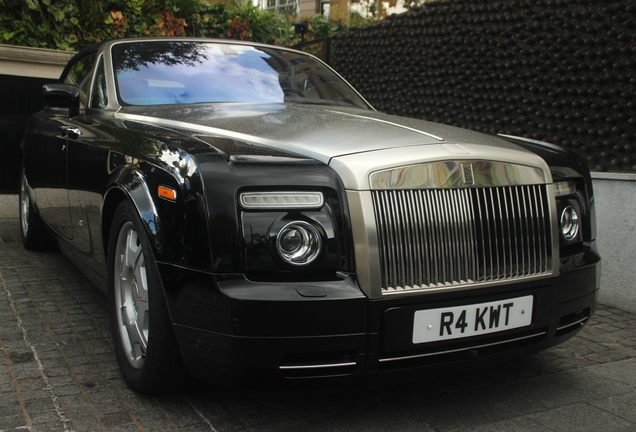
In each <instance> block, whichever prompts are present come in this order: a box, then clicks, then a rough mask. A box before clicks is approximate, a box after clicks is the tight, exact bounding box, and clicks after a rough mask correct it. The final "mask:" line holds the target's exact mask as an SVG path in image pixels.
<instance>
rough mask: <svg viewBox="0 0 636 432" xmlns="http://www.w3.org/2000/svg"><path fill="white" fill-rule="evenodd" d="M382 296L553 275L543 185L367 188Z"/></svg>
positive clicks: (546, 199)
mask: <svg viewBox="0 0 636 432" xmlns="http://www.w3.org/2000/svg"><path fill="white" fill-rule="evenodd" d="M372 199H373V206H374V210H375V219H376V225H377V230H378V246H379V252H380V263H381V264H380V265H381V274H382V282H381V288H382V292H383V293H384V294H390V293H400V292H412V291H414V290H427V289H437V288H444V287H461V286H464V285H472V284H483V283H493V282H500V281H508V280H515V279H522V278H528V277H537V276H544V275H550V274H551V272H552V242H551V238H552V237H551V236H552V234H551V230H550V211H549V205H548V194H547V190H546V185H530V186H506V187H484V188H461V189H459V188H458V189H424V190H376V191H372Z"/></svg>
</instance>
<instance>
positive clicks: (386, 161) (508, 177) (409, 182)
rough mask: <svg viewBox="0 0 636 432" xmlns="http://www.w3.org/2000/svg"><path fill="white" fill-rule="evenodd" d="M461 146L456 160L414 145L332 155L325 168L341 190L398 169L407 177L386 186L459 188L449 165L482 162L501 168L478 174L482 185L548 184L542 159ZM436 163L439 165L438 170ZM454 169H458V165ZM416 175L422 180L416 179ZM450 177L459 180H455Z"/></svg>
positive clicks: (439, 148)
mask: <svg viewBox="0 0 636 432" xmlns="http://www.w3.org/2000/svg"><path fill="white" fill-rule="evenodd" d="M461 146H462V147H463V148H464V149H466V151H467V152H468V153H467V154H462V155H461V156H460V157H459V158H458V155H457V154H456V153H453V152H452V151H451V150H449V149H448V147H449V145H448V144H418V145H413V146H406V147H399V148H386V149H382V150H374V151H369V152H363V153H355V154H347V155H342V156H335V157H333V158H332V159H331V160H330V161H329V166H330V167H331V168H333V169H334V170H335V171H336V172H337V173H338V175H339V176H340V178H341V179H342V182H343V184H344V187H345V188H346V189H349V190H369V189H371V183H370V179H371V175H372V174H373V173H377V172H382V171H395V172H396V173H401V172H402V170H405V171H404V174H409V177H406V178H405V179H404V180H402V178H403V177H404V174H401V177H400V178H399V180H390V182H391V183H390V184H397V185H399V186H400V188H403V189H409V188H414V187H417V188H441V187H444V188H451V187H454V186H453V185H457V184H458V182H459V186H460V187H469V186H468V185H464V182H463V179H462V174H461V173H459V172H457V173H454V172H453V165H456V164H458V163H474V164H480V163H486V166H487V167H489V168H495V169H504V172H503V173H499V172H497V171H495V173H491V172H489V171H487V170H486V171H484V172H483V173H482V174H480V175H481V176H482V177H481V180H479V181H480V184H481V185H482V186H484V185H487V183H488V178H489V177H490V176H494V178H495V180H497V181H499V182H500V183H506V184H513V185H519V184H550V183H552V175H551V173H550V168H549V167H548V165H547V164H546V162H545V161H544V160H543V159H541V158H540V157H539V156H537V155H536V154H534V153H530V152H525V151H520V150H515V149H511V148H504V147H489V146H484V145H478V144H465V143H462V144H461ZM303 150H304V149H303ZM297 151H298V149H297ZM485 161H487V162H485ZM436 164H439V165H438V167H436ZM447 164H450V168H445V169H444V168H441V169H440V168H439V167H444V166H447ZM421 165H426V167H425V168H424V169H422V168H421V167H420V166H421ZM508 165H512V167H511V169H512V171H513V174H508V171H505V170H506V169H508V168H506V166H508ZM412 167H413V168H412ZM430 167H432V168H433V169H432V171H431V174H427V173H428V172H429V169H430ZM517 167H521V168H517ZM456 169H457V170H459V165H458V166H457V168H456ZM517 171H518V172H521V173H522V174H523V175H522V177H521V179H519V178H517V177H515V176H517V175H518V174H514V173H515V172H517ZM448 174H451V176H450V178H447V175H448ZM419 175H423V176H424V177H423V178H419V177H418V176H419ZM427 176H428V177H427ZM454 176H456V178H457V179H460V180H455V177H454ZM475 176H477V173H475ZM389 177H390V176H389ZM411 177H413V179H411ZM449 181H450V182H449ZM475 181H477V179H475ZM374 185H375V186H377V188H380V186H382V187H381V188H388V187H390V186H389V185H380V184H378V183H377V181H375V182H374ZM424 186H425V187H424ZM489 186H498V184H490V185H489Z"/></svg>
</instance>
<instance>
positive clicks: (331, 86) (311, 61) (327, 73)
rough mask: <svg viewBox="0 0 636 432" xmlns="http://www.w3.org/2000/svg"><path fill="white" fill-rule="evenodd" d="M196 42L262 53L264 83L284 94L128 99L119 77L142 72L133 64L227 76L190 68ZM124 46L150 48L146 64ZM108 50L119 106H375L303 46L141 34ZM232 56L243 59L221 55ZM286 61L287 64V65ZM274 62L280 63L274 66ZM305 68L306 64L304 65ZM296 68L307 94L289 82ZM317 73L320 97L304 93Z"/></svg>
mask: <svg viewBox="0 0 636 432" xmlns="http://www.w3.org/2000/svg"><path fill="white" fill-rule="evenodd" d="M155 44H156V45H155ZM152 45H155V46H156V47H157V48H154V47H152ZM149 48H150V49H149ZM153 48H154V49H153ZM188 48H191V50H190V51H188ZM197 48H205V49H206V51H205V53H212V51H211V50H215V52H214V53H213V54H214V55H215V56H219V53H218V52H216V51H218V50H220V51H222V52H223V54H228V53H229V54H228V55H232V56H246V54H245V53H249V55H251V57H252V58H251V59H248V58H247V57H245V59H246V60H247V61H251V62H254V58H256V57H258V56H260V57H261V58H262V59H263V62H267V63H268V65H269V67H270V68H271V70H266V71H265V72H266V73H268V74H269V75H270V77H269V78H268V79H269V81H270V82H269V83H268V84H266V85H270V86H272V87H271V89H274V90H278V91H279V92H284V93H283V94H282V97H280V95H277V96H276V98H277V99H274V98H273V97H272V96H271V95H270V96H269V99H268V98H267V97H264V98H263V97H262V98H260V99H258V98H256V97H254V99H253V100H246V99H245V98H240V97H234V98H233V99H232V98H229V99H228V98H226V99H225V100H223V99H216V100H215V99H212V98H210V99H209V100H207V99H205V100H201V99H200V95H199V94H198V93H195V97H194V98H192V97H186V96H189V95H186V92H185V91H184V92H183V93H182V94H181V95H179V96H173V95H170V96H165V95H164V96H162V97H158V98H156V100H150V99H151V98H150V97H148V99H147V100H143V99H140V100H138V101H134V100H132V99H134V98H131V97H130V95H126V94H125V91H122V90H125V89H123V88H122V87H121V86H120V82H122V80H123V75H122V74H124V73H126V74H131V75H135V74H137V75H140V76H142V75H143V74H141V72H140V71H139V70H137V71H134V68H135V67H138V68H144V72H149V71H150V70H151V68H154V69H156V70H157V71H163V72H166V71H169V68H170V67H173V66H177V67H187V68H190V69H187V70H188V71H189V72H192V75H196V76H198V77H199V78H198V79H201V77H204V76H205V75H210V74H216V75H217V76H219V77H223V78H224V79H225V76H226V75H228V74H225V73H221V71H219V70H214V69H212V70H211V71H209V72H205V73H200V72H198V71H195V69H193V66H194V64H193V62H199V63H200V60H201V57H198V56H200V55H201V52H197ZM127 49H128V50H131V49H138V50H139V52H138V53H137V57H139V54H140V53H141V54H151V55H149V58H148V59H145V60H144V59H143V55H142V56H141V60H140V61H142V62H143V61H145V64H135V61H137V60H138V59H135V58H133V56H124V51H126V50H127ZM179 49H181V51H182V52H183V57H182V59H179V58H177V57H174V56H173V54H174V52H175V51H179ZM109 54H110V56H109V57H110V59H111V66H112V73H113V81H114V85H115V94H116V97H117V100H118V102H119V104H120V106H153V105H165V104H186V105H187V104H200V103H237V102H238V103H300V104H320V105H329V106H338V107H350V108H359V109H365V110H374V109H373V107H371V105H370V104H369V103H368V102H367V101H366V100H365V99H364V97H363V96H362V95H360V93H359V92H358V91H357V90H356V89H355V88H354V87H353V86H351V85H350V84H349V83H348V82H347V81H346V80H345V79H344V78H342V76H340V75H339V74H338V73H337V72H336V71H335V70H333V69H332V68H331V67H329V66H328V65H327V64H326V63H324V62H323V61H321V60H320V59H318V58H316V57H315V56H313V55H310V54H307V53H304V52H301V51H296V50H291V49H287V48H281V47H274V46H270V45H263V44H252V43H242V42H239V41H217V40H210V39H204V40H202V39H196V38H183V39H181V38H179V39H139V40H127V41H118V42H115V43H113V44H112V45H111V46H110V50H109ZM203 57H205V54H204V55H203ZM218 58H221V59H223V57H221V56H219V57H218ZM236 59H238V60H242V58H241V57H235V58H230V59H227V58H226V59H224V60H227V61H226V62H225V63H226V64H229V62H230V61H231V60H234V61H233V62H232V64H233V65H234V66H236V64H237V60H236ZM204 60H205V61H207V62H208V63H211V62H210V61H209V59H208V58H207V57H205V58H204ZM215 60H216V59H215ZM124 62H128V63H130V64H129V65H123V63H124ZM170 62H173V64H172V65H170V64H169V63H170ZM188 62H190V63H191V64H190V65H187V64H186V63H188ZM293 62H297V63H299V64H301V67H298V68H295V66H293V65H291V63H293ZM257 63H258V61H257ZM148 65H150V66H151V68H148ZM272 65H274V66H272ZM239 66H240V68H243V69H244V70H243V72H245V69H247V67H246V66H244V65H239ZM257 66H258V67H260V68H261V69H263V64H259V65H257ZM285 67H286V68H287V69H285ZM119 68H122V69H123V70H121V71H119V70H118V69H119ZM240 68H239V69H240ZM276 68H278V70H277V69H276ZM290 68H291V69H290ZM303 68H304V69H305V70H302V69H303ZM254 71H256V73H258V71H257V70H256V69H253V68H252V69H250V72H254ZM299 72H300V73H301V74H302V73H304V72H306V73H305V75H306V76H305V77H304V78H303V79H304V80H305V81H304V83H305V89H304V90H305V94H302V92H301V91H300V90H299V89H298V87H297V86H296V85H295V84H293V85H290V84H291V83H292V81H291V78H293V77H294V76H295V75H297V74H299ZM273 73H275V74H277V75H276V76H275V78H276V81H277V83H275V84H274V83H273V81H272V77H273V76H274V75H272V74H273ZM285 73H287V74H288V76H289V77H291V78H290V79H289V80H287V79H286V77H283V78H281V77H282V76H283V75H284V74H285ZM151 75H152V73H150V74H149V75H148V76H151ZM244 75H246V74H244ZM261 75H263V74H261ZM229 76H232V75H229ZM180 77H183V75H180ZM317 79H318V80H319V82H318V84H319V85H322V86H323V88H322V89H321V90H322V92H323V94H322V95H321V94H320V92H318V91H314V89H313V88H312V89H309V90H311V91H312V95H314V96H318V97H307V94H308V93H309V91H308V90H307V87H310V86H311V85H313V84H314V83H315V82H316V80H317ZM146 81H147V82H150V81H152V79H150V81H149V80H148V79H147V77H146ZM154 81H157V80H154ZM159 81H161V80H159ZM210 82H211V81H210ZM228 82H230V81H229V80H227V81H225V83H228ZM260 84H263V83H262V82H261V83H260ZM153 85H154V86H161V85H164V86H166V87H163V88H162V91H166V92H167V91H168V88H169V87H170V86H173V87H174V89H176V88H177V87H178V86H179V85H181V86H182V87H183V89H185V88H186V86H185V84H182V83H181V82H180V81H179V82H177V81H175V83H167V82H163V83H159V84H157V82H154V83H153ZM234 85H236V84H234ZM287 86H289V87H287ZM274 87H278V88H274ZM193 88H197V87H196V86H194V87H193ZM174 89H173V92H177V90H174ZM271 89H270V91H271ZM197 90H198V88H197ZM225 90H227V89H225ZM248 90H249V89H248ZM328 92H331V94H330V95H328V97H325V96H324V94H325V93H328ZM244 93H245V92H244ZM250 94H251V93H250ZM333 95H335V97H333ZM249 97H252V96H249ZM162 98H163V99H162ZM171 98H172V99H171ZM197 98H199V99H197ZM181 99H183V100H181ZM186 99H190V100H186ZM131 102H141V103H131Z"/></svg>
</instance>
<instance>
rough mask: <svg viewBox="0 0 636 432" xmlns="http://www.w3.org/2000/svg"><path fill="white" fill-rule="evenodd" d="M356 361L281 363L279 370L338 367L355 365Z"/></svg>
mask: <svg viewBox="0 0 636 432" xmlns="http://www.w3.org/2000/svg"><path fill="white" fill-rule="evenodd" d="M356 364H357V363H356V362H346V363H327V364H313V365H299V366H285V365H281V366H279V367H278V369H279V370H311V369H327V368H336V367H348V366H355V365H356Z"/></svg>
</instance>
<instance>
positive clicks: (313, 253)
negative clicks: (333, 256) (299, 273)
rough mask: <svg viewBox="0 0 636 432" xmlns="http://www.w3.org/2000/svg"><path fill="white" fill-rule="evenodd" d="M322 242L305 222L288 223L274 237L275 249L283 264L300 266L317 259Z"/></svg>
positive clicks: (318, 234)
mask: <svg viewBox="0 0 636 432" xmlns="http://www.w3.org/2000/svg"><path fill="white" fill-rule="evenodd" d="M321 246H322V240H321V238H320V233H318V231H317V230H316V228H314V227H313V226H311V225H310V224H308V223H307V222H302V221H296V222H291V223H288V224H287V225H285V226H284V227H283V229H281V230H280V231H279V232H278V235H277V236H276V249H277V250H278V254H279V255H280V256H281V258H283V260H285V262H287V263H289V264H292V265H297V266H302V265H307V264H309V263H311V262H312V261H314V260H315V259H316V258H318V255H319V254H320V249H321Z"/></svg>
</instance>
